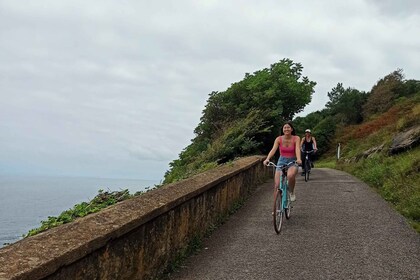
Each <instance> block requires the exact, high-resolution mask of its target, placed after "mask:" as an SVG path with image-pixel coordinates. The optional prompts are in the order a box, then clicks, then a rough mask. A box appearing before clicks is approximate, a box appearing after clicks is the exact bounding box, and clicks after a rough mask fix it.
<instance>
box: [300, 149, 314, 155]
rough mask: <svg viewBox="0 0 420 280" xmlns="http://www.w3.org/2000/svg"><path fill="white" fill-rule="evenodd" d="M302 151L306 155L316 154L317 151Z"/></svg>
mask: <svg viewBox="0 0 420 280" xmlns="http://www.w3.org/2000/svg"><path fill="white" fill-rule="evenodd" d="M300 150H301V151H302V153H305V154H311V153H315V150H310V151H304V150H302V149H300Z"/></svg>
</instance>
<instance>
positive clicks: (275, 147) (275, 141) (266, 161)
mask: <svg viewBox="0 0 420 280" xmlns="http://www.w3.org/2000/svg"><path fill="white" fill-rule="evenodd" d="M279 137H281V136H279ZM279 137H277V138H276V139H275V140H274V144H273V148H271V151H270V152H269V153H268V155H267V158H266V159H265V160H264V164H265V165H267V163H268V162H269V161H270V159H271V158H272V157H273V156H274V154H275V153H276V151H277V149H278V148H279V140H280V139H279Z"/></svg>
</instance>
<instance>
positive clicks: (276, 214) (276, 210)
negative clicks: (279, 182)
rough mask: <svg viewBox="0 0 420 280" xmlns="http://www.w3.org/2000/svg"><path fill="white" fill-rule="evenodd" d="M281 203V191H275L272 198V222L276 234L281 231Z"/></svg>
mask: <svg viewBox="0 0 420 280" xmlns="http://www.w3.org/2000/svg"><path fill="white" fill-rule="evenodd" d="M283 216H284V212H283V205H282V199H281V191H280V190H277V191H276V196H275V198H274V207H273V222H274V230H275V231H276V233H277V234H279V233H280V231H281V226H282V224H283Z"/></svg>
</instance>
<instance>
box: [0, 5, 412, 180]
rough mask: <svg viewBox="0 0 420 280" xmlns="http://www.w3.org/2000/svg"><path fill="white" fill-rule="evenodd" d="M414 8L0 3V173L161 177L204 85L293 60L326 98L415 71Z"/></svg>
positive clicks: (212, 87)
mask: <svg viewBox="0 0 420 280" xmlns="http://www.w3.org/2000/svg"><path fill="white" fill-rule="evenodd" d="M419 34H420V2H419V1H417V0H412V1H403V0H399V1H389V0H388V1H386V0H385V1H379V0H377V1H367V0H365V1H363V0H353V1H336V0H330V1H312V0H303V1H280V0H272V1H269V0H258V1H255V0H254V1H239V0H236V1H233V0H220V1H218V0H200V1H198V0H197V1H193V0H173V1H170V0H161V1H159V0H156V1H138V0H137V1H135V0H119V1H117V0H115V1H109V0H108V1H106V0H101V1H96V0H95V1H88V0H83V1H82V0H71V1H67V0H60V1H57V0H50V1H43V0H33V1H24V0H19V1H17V0H0V40H1V41H0V42H1V43H0V100H1V101H0V175H5V174H30V175H70V176H90V177H106V178H137V179H152V180H160V179H162V178H163V175H164V173H165V171H166V170H168V169H169V165H168V164H169V162H171V161H172V160H174V159H177V158H178V155H179V153H180V152H181V151H182V150H183V149H184V148H185V147H186V146H188V145H189V144H190V140H191V139H192V138H194V134H193V131H194V129H195V127H196V126H197V124H198V123H199V120H200V117H201V115H202V110H203V109H204V106H205V104H206V102H207V98H208V94H209V93H211V92H212V91H225V90H226V89H227V88H228V87H229V86H230V85H231V84H232V83H234V82H238V81H240V80H242V79H243V78H244V75H245V73H253V72H254V71H257V70H261V69H263V68H266V67H269V66H270V65H271V64H273V63H275V62H278V61H279V60H281V59H283V58H290V59H292V60H293V61H294V62H299V63H301V64H302V66H303V67H304V70H303V72H304V75H305V76H308V78H309V79H310V80H312V81H315V82H317V86H316V88H315V90H316V92H315V94H314V95H313V101H312V103H311V104H309V105H308V106H307V107H306V108H305V111H304V112H303V113H301V114H300V115H301V116H304V115H306V114H307V113H310V112H313V111H316V110H320V109H322V108H324V106H325V103H326V102H327V101H328V98H327V92H328V91H330V90H331V89H332V88H333V87H335V86H336V85H337V83H338V82H342V83H343V84H344V87H346V88H347V87H354V88H357V89H359V90H365V91H369V90H370V89H371V88H372V86H373V85H374V84H375V83H376V82H377V81H378V80H379V79H380V78H382V77H384V76H385V75H387V74H389V73H391V72H392V71H394V70H397V69H398V68H401V69H403V73H404V74H405V77H406V79H420V35H419Z"/></svg>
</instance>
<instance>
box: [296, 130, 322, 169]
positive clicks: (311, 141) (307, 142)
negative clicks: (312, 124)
mask: <svg viewBox="0 0 420 280" xmlns="http://www.w3.org/2000/svg"><path fill="white" fill-rule="evenodd" d="M300 146H301V147H302V151H312V150H313V151H314V152H313V153H311V154H309V155H308V157H309V160H310V161H311V167H314V164H313V162H314V161H313V157H312V155H313V154H314V153H316V151H317V150H318V148H317V146H316V140H315V137H313V136H312V133H311V130H310V129H306V130H305V136H304V137H302V141H301V142H300ZM303 166H305V156H304V155H303V154H302V168H303ZM302 176H305V171H303V172H302Z"/></svg>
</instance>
